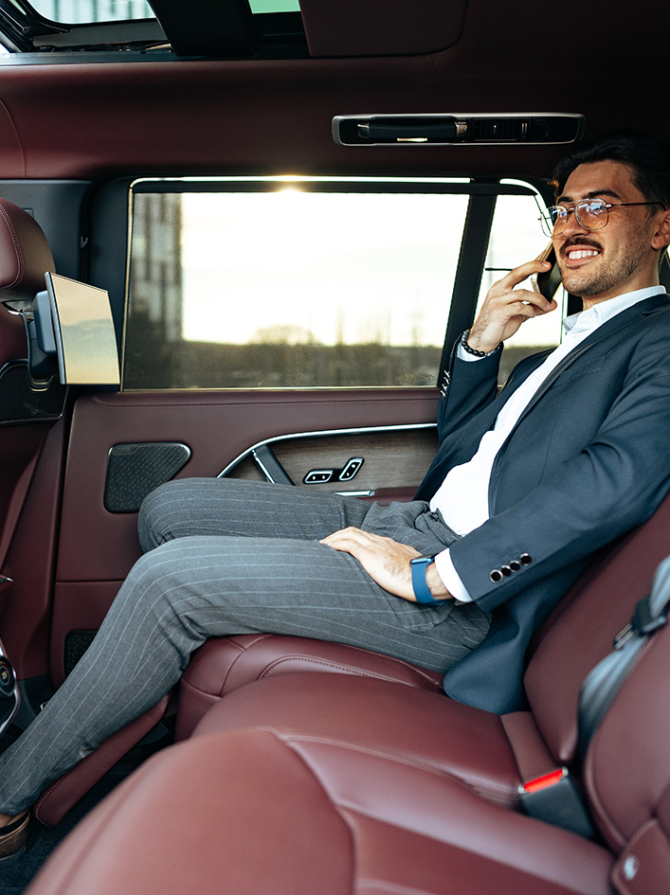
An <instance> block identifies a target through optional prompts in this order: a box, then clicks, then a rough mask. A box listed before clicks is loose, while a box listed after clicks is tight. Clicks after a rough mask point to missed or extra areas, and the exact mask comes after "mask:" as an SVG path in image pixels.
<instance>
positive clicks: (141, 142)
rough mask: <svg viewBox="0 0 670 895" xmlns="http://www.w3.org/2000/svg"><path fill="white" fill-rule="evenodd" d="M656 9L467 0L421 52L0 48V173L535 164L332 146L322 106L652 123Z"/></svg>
mask: <svg viewBox="0 0 670 895" xmlns="http://www.w3.org/2000/svg"><path fill="white" fill-rule="evenodd" d="M445 7H446V8H447V9H448V8H449V6H448V4H445ZM413 12H415V10H414V9H413ZM669 18H670V14H669V13H668V11H667V9H665V8H664V9H663V10H662V12H660V13H659V5H658V4H657V3H656V2H654V0H639V2H637V3H636V4H630V3H629V2H627V0H608V2H606V0H595V2H592V3H590V4H588V5H586V6H582V7H581V8H580V9H579V11H575V10H574V9H570V10H566V6H565V4H562V3H560V4H559V3H558V2H557V0H545V2H544V3H541V4H540V3H537V0H515V2H514V3H511V2H507V3H499V2H492V0H469V2H468V3H467V8H466V13H465V19H464V22H463V28H462V33H461V36H460V39H459V40H458V41H457V42H456V43H455V44H454V46H452V47H451V48H449V49H445V50H441V51H438V52H434V53H427V54H422V55H404V56H376V57H367V58H365V57H348V58H318V59H316V58H305V59H277V60H269V59H264V60H254V59H248V60H183V59H182V60H174V61H160V62H154V61H150V58H149V57H147V56H142V57H140V58H139V59H138V61H135V59H134V57H133V54H125V55H124V54H122V53H118V52H117V53H116V54H114V55H113V59H111V60H110V61H96V62H88V61H86V59H87V58H88V57H87V56H86V54H85V53H80V54H75V53H71V54H66V55H63V54H60V55H59V56H58V57H54V56H50V55H48V54H44V55H37V54H36V55H33V56H23V57H22V58H20V59H19V58H18V57H16V56H12V57H9V58H7V57H5V59H6V61H4V62H3V63H2V64H0V103H1V105H0V177H4V178H22V177H27V178H87V179H88V178H96V179H98V178H101V177H107V176H113V175H114V174H117V173H126V172H136V171H138V170H141V171H142V172H156V173H223V172H225V173H245V172H249V171H254V172H259V173H260V172H263V173H265V172H267V173H277V172H281V173H287V172H295V173H305V174H318V173H322V174H323V173H333V172H337V173H358V174H366V173H373V172H374V173H377V174H379V173H388V174H413V173H421V174H443V175H456V176H458V175H470V176H480V177H487V176H500V175H502V176H509V177H515V176H526V177H527V176H536V177H542V176H546V175H548V174H549V173H550V172H551V169H552V167H553V164H554V162H555V160H556V159H557V158H558V157H559V156H560V155H561V154H562V152H563V148H562V147H560V146H558V147H557V146H533V147H530V146H520V145H516V146H495V147H489V146H480V147H474V148H473V147H467V148H466V147H460V146H454V147H427V146H411V147H404V148H403V147H390V148H371V147H364V148H361V149H357V148H349V147H341V146H337V145H335V143H334V142H333V140H332V137H331V130H330V123H331V119H332V117H333V116H334V115H342V114H355V113H366V114H373V113H396V114H400V113H405V114H406V113H412V112H414V113H417V112H422V113H426V112H446V113H448V112H463V111H470V112H485V113H491V112H501V113H504V112H581V113H583V114H585V115H586V118H587V129H586V137H587V138H591V137H593V136H595V135H597V134H599V133H601V132H603V131H606V130H610V129H612V127H616V128H617V129H618V128H634V129H636V130H642V131H647V132H653V133H656V134H658V135H663V134H665V135H667V134H668V133H669V132H670V122H669V121H668V118H667V116H663V117H660V116H659V115H658V113H657V107H658V88H657V84H659V83H661V84H662V83H663V82H659V80H658V78H659V72H660V70H661V66H662V60H663V59H664V55H665V40H666V37H665V32H666V29H665V28H663V27H662V26H663V24H667V23H668V19H669ZM554 21H555V22H556V23H559V24H557V25H552V24H551V23H552V22H554ZM622 34H626V37H627V44H626V45H625V46H622V45H621V35H622ZM131 57H133V58H131ZM95 58H96V59H100V58H101V57H100V55H98V56H96V57H95ZM120 58H122V59H124V61H119V59H120ZM126 59H127V60H128V61H125V60H126Z"/></svg>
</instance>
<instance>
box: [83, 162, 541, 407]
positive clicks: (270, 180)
mask: <svg viewBox="0 0 670 895" xmlns="http://www.w3.org/2000/svg"><path fill="white" fill-rule="evenodd" d="M291 183H300V185H301V189H302V188H305V189H312V190H319V189H320V191H334V192H351V191H352V190H354V191H356V192H380V193H383V192H408V193H411V192H417V191H419V192H429V193H447V194H456V195H467V196H469V202H468V208H467V212H466V218H465V222H464V227H463V232H462V239H461V245H460V251H459V258H458V261H457V268H456V276H455V280H454V285H453V289H452V295H451V301H450V308H449V314H448V319H447V326H446V332H445V339H444V344H443V351H442V360H441V365H440V374H441V372H442V369H443V368H444V366H445V365H446V363H447V362H448V358H449V355H450V352H451V350H452V347H453V345H454V343H455V341H456V339H457V338H458V336H459V335H460V333H462V332H463V330H464V329H467V328H468V326H470V325H471V324H472V321H473V320H474V315H475V311H476V307H477V300H478V296H479V285H480V281H481V277H482V275H483V269H484V264H485V259H486V254H487V250H488V243H489V239H490V235H491V225H492V222H493V216H494V212H495V204H496V199H497V197H498V196H501V195H519V196H523V195H528V196H534V197H535V198H536V199H539V200H540V201H541V202H544V203H546V201H547V199H549V198H550V196H549V187H548V184H547V183H546V182H545V181H537V180H536V181H533V180H530V179H529V180H528V181H519V180H515V181H513V182H510V181H507V182H505V181H504V180H503V179H500V180H497V179H486V180H478V179H470V180H468V179H465V178H447V177H444V178H438V177H404V176H403V177H397V176H374V177H366V176H348V175H332V176H329V175H304V176H302V175H265V174H254V175H218V176H209V175H205V176H161V175H140V176H136V177H126V178H121V179H118V180H115V181H111V182H109V183H108V184H106V185H105V186H104V187H103V188H102V189H100V190H99V191H98V192H97V195H96V196H95V197H94V198H93V201H92V204H91V216H90V232H91V234H95V239H94V243H95V244H94V245H93V246H92V251H91V267H90V282H92V283H93V284H97V283H105V284H106V288H107V289H108V292H109V293H110V301H111V303H112V310H113V315H114V320H115V326H116V329H117V337H118V344H119V353H120V358H121V365H122V369H123V366H124V360H125V357H124V354H125V341H126V326H127V317H128V300H129V288H130V251H131V238H132V226H133V220H132V202H133V195H134V194H135V193H137V192H140V193H142V192H145V193H157V192H242V191H256V192H265V191H267V190H268V188H281V187H285V186H286V185H290V184H291ZM120 214H123V216H124V232H123V234H122V233H121V231H120V228H119V227H118V225H116V224H115V223H114V222H115V221H116V222H118V221H119V216H120ZM103 242H104V245H103ZM122 247H123V248H122ZM119 254H122V257H124V258H125V259H126V263H125V267H124V269H123V270H120V269H119V266H118V257H119ZM439 381H440V380H439V378H438V383H439ZM428 387H430V386H428ZM286 388H287V390H293V391H299V390H301V389H300V388H298V387H291V386H288V387H286ZM319 388H325V389H326V390H328V389H330V388H333V389H336V388H337V386H332V387H329V386H319ZM344 388H346V389H349V390H356V389H357V388H364V386H360V387H357V386H346V387H344ZM387 388H393V386H388V387H387ZM121 389H122V390H123V381H122V385H121ZM139 390H140V391H141V390H142V389H139ZM147 390H148V389H147ZM211 390H218V389H209V388H207V387H204V388H202V389H196V391H211ZM231 390H233V391H245V389H244V388H240V389H236V388H234V387H231ZM254 390H256V389H254ZM257 390H258V391H263V390H264V389H263V387H260V388H259V389H257ZM133 391H137V390H136V389H133ZM159 391H172V390H171V389H159Z"/></svg>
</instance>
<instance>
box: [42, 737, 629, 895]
mask: <svg viewBox="0 0 670 895" xmlns="http://www.w3.org/2000/svg"><path fill="white" fill-rule="evenodd" d="M612 863H613V862H612V857H611V856H610V854H609V853H608V852H607V851H606V850H605V849H602V848H601V847H599V846H598V845H595V844H594V843H591V842H587V841H585V840H583V839H581V838H579V837H577V836H575V835H573V834H571V833H567V832H565V831H563V830H560V829H558V828H556V827H550V826H548V825H546V824H544V823H541V822H539V821H535V820H533V819H531V818H528V817H525V816H523V815H518V814H514V813H512V812H510V811H508V810H506V809H504V808H501V807H499V806H496V805H492V804H490V803H488V802H485V801H483V800H482V799H480V798H479V797H478V796H476V795H474V794H473V793H471V792H470V791H469V790H468V789H466V788H465V787H463V786H462V785H460V784H458V783H457V782H455V781H454V780H452V779H449V778H442V777H440V776H439V775H436V774H434V773H433V772H431V771H428V770H426V769H425V768H418V767H416V766H414V765H413V764H411V763H408V762H405V761H403V760H400V759H397V758H391V757H389V756H386V755H384V756H379V755H376V754H374V753H369V752H365V751H364V750H359V749H353V748H350V747H344V746H342V745H339V744H334V743H328V742H327V741H325V740H323V739H314V738H296V737H283V736H280V735H279V734H276V733H272V732H270V731H261V730H247V731H236V732H233V733H215V734H212V735H210V736H199V737H197V738H195V739H192V740H189V741H187V742H185V743H181V744H179V745H177V746H175V747H173V748H171V749H168V750H166V751H165V752H163V753H161V754H159V755H157V756H155V757H154V758H153V759H152V760H150V761H149V762H147V763H146V764H145V765H144V766H143V767H142V768H140V770H139V771H138V772H137V773H136V774H134V775H133V776H132V777H130V778H129V779H128V780H126V781H125V783H124V784H122V785H121V786H120V787H119V788H118V789H117V790H116V791H115V792H114V793H113V794H112V795H111V796H110V797H109V798H108V799H106V800H105V802H103V803H102V804H101V805H100V806H99V807H98V808H97V809H96V810H95V811H94V812H93V813H92V814H91V815H89V816H88V817H87V818H86V819H85V820H84V821H83V822H82V823H81V824H80V825H79V826H78V827H77V829H75V831H74V832H73V834H72V835H71V836H70V837H69V838H68V839H67V840H66V842H65V843H64V844H63V845H62V846H61V848H60V849H59V850H58V851H57V852H56V853H55V855H54V856H53V857H52V858H51V859H50V861H49V862H48V863H47V864H46V866H45V867H44V868H43V870H42V871H41V873H40V875H39V877H38V878H37V880H36V882H35V883H34V884H33V886H32V887H31V888H30V890H29V895H56V893H61V892H67V893H68V895H90V893H91V891H95V893H96V895H118V893H119V892H139V891H141V892H142V893H143V895H154V893H155V895H177V893H182V892H184V891H193V892H198V893H199V895H215V893H216V895H219V893H221V892H235V893H236V895H303V893H304V895H313V893H314V892H319V893H320V895H353V893H356V895H382V893H384V895H388V893H390V892H394V893H409V892H411V893H413V895H420V893H432V895H489V893H490V892H492V891H496V892H510V893H511V892H515V893H516V892H523V893H524V895H567V893H573V895H574V893H584V895H610V893H611V889H610V887H609V883H608V878H609V874H610V871H611V867H612Z"/></svg>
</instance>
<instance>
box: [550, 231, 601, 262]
mask: <svg viewBox="0 0 670 895" xmlns="http://www.w3.org/2000/svg"><path fill="white" fill-rule="evenodd" d="M574 248H580V249H596V250H597V251H599V252H602V246H601V245H600V243H599V242H598V241H597V240H595V239H592V238H591V237H590V236H571V237H570V238H569V239H566V241H565V242H564V243H563V245H562V246H561V249H560V254H561V255H562V256H563V257H565V256H566V254H567V253H568V251H569V250H570V249H574Z"/></svg>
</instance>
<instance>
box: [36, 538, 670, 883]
mask: <svg viewBox="0 0 670 895" xmlns="http://www.w3.org/2000/svg"><path fill="white" fill-rule="evenodd" d="M629 544H630V542H629ZM620 593H621V588H617V589H616V590H614V591H613V596H617V595H619V594H620ZM577 602H578V601H575V602H574V603H573V604H572V605H571V606H570V607H569V608H568V610H566V612H565V613H563V614H562V616H561V620H560V621H564V620H565V619H566V617H567V615H568V613H569V612H570V611H571V612H573V613H574V612H575V611H576V606H577ZM579 602H581V600H580V601H579ZM616 602H617V603H618V602H619V601H618V600H617V601H616ZM572 618H573V623H574V620H575V618H578V616H575V615H573V616H572ZM554 628H555V626H553V627H552V631H553V630H554ZM574 633H575V635H576V636H577V638H578V639H579V638H580V637H581V636H583V635H584V634H585V633H586V632H582V631H574ZM593 633H594V631H593V628H592V629H591V634H592V635H593ZM546 636H550V635H549V634H548V635H546ZM544 642H546V637H545V641H543V643H544ZM539 652H540V650H538V653H539ZM576 656H577V654H576V653H575V652H573V651H572V650H571V651H570V653H569V655H568V657H567V659H568V665H570V664H572V663H573V662H574V661H575V659H576ZM535 659H536V660H537V655H536V657H535ZM541 662H542V663H544V662H545V659H541ZM552 667H553V665H552V662H551V661H548V662H547V664H546V665H545V666H544V668H543V673H544V674H546V673H548V672H549V671H550V669H551V668H552ZM565 670H566V671H569V672H570V674H568V676H569V677H572V676H573V674H572V670H571V669H570V668H569V667H568V668H565ZM529 673H530V671H529ZM538 673H539V672H537V671H535V672H533V674H538ZM531 676H532V675H531ZM669 679H670V625H666V627H665V628H663V629H661V630H660V631H658V632H657V633H656V634H655V636H653V637H652V638H650V639H649V640H648V641H647V643H646V645H645V646H644V648H643V650H642V652H641V653H640V654H639V656H638V659H637V661H636V664H635V666H634V667H633V669H632V672H631V673H630V674H629V676H628V678H627V680H626V681H625V682H624V684H623V686H622V687H621V689H620V690H619V692H618V694H617V696H616V698H615V699H614V702H613V703H612V705H611V707H610V709H609V711H608V713H607V715H606V716H605V718H604V720H603V722H602V724H601V725H600V727H599V728H598V730H597V732H596V734H595V736H594V737H593V739H592V740H591V743H590V745H589V749H588V751H587V754H586V759H585V763H584V784H585V791H586V798H587V802H588V804H589V806H590V809H591V812H592V815H593V818H594V821H595V823H596V825H597V829H598V834H599V841H589V840H586V839H584V838H582V837H580V836H577V835H576V834H574V833H570V832H567V831H566V830H562V829H560V828H558V827H555V826H552V825H549V824H546V823H543V822H542V821H539V820H535V819H533V818H530V817H527V816H525V815H523V814H521V813H518V812H515V811H513V810H510V808H508V807H503V806H501V805H499V804H493V803H491V802H490V801H488V800H487V799H483V798H481V796H480V795H479V794H477V793H475V792H473V791H472V789H471V788H470V787H469V786H467V785H464V783H463V781H462V780H459V779H457V778H456V777H455V776H453V775H451V774H443V773H440V772H439V770H438V769H436V768H435V767H432V766H431V765H430V763H429V762H428V761H425V760H424V761H415V760H413V759H412V758H411V757H410V756H409V755H408V754H407V753H406V752H402V751H399V752H398V751H396V750H395V749H393V748H384V746H383V741H382V740H381V739H380V741H379V744H378V745H379V747H378V748H372V747H371V744H370V743H366V742H360V743H354V742H353V741H352V738H351V736H350V735H349V732H346V733H345V735H344V736H339V735H338V734H337V732H333V731H326V732H323V733H319V732H318V730H317V732H314V729H313V730H312V731H311V732H310V731H308V730H307V727H306V726H305V728H304V729H302V730H299V729H297V728H296V727H295V726H292V725H291V724H290V723H288V724H285V725H283V726H279V725H277V724H275V723H274V722H273V721H272V720H270V721H268V720H267V717H268V716H267V712H268V709H269V707H270V704H271V703H272V702H274V704H275V705H276V708H277V709H278V716H279V717H280V716H281V715H282V714H286V715H288V716H289V717H290V716H291V714H292V713H293V711H294V699H295V693H296V690H295V687H294V686H293V685H294V684H296V683H297V682H299V681H301V680H302V683H303V684H305V683H308V682H312V683H315V684H318V685H320V686H321V687H322V688H324V689H323V690H322V699H321V704H320V707H319V719H317V718H315V721H317V720H318V721H319V723H321V722H320V719H321V717H322V716H327V715H328V714H329V713H330V708H331V690H330V685H333V684H336V685H341V684H346V683H349V684H350V685H351V687H352V692H353V693H354V694H356V693H357V691H358V689H359V688H360V687H364V688H365V687H370V688H372V689H371V690H370V691H369V693H368V695H369V696H372V697H375V698H377V699H387V700H388V702H389V705H390V706H393V705H396V701H395V700H396V696H397V695H398V693H404V694H412V692H413V691H412V690H411V689H410V688H407V687H406V686H404V685H401V684H398V683H395V682H394V683H388V682H383V681H379V680H373V679H362V678H357V679H354V678H349V679H347V678H345V677H343V676H337V675H325V676H324V675H322V674H309V673H305V674H292V675H286V676H284V677H277V678H275V679H272V680H266V681H258V682H255V683H251V684H249V686H247V687H245V688H243V689H240V690H238V691H236V692H235V693H234V694H231V695H230V696H229V697H228V698H227V699H226V700H223V701H222V702H221V703H220V704H219V705H217V706H215V707H214V708H213V709H212V710H211V711H210V712H208V713H207V715H206V717H205V718H203V720H202V722H201V723H200V725H199V726H198V729H197V730H196V731H195V733H194V735H193V736H192V737H191V738H190V739H188V740H186V741H185V742H183V743H181V744H178V745H177V746H175V747H173V748H171V749H168V750H166V751H165V752H163V753H161V754H159V755H158V756H156V757H155V758H154V759H152V760H151V761H150V762H148V763H147V764H146V765H144V766H143V767H142V768H141V769H140V770H139V772H137V773H136V774H135V775H133V776H132V777H131V778H129V779H128V780H127V781H126V782H125V783H124V784H123V785H122V786H121V787H119V789H118V790H117V791H116V792H115V793H113V794H112V796H111V797H110V798H108V799H107V800H106V801H105V802H104V803H103V804H102V805H101V806H99V807H98V809H96V811H95V812H94V813H93V814H92V815H91V816H89V818H87V819H86V820H85V821H84V822H83V823H82V824H81V825H80V826H79V828H78V829H76V830H75V832H74V834H73V835H72V836H71V837H70V838H69V839H68V841H67V842H66V843H65V844H64V846H63V847H61V848H60V849H59V851H58V852H57V853H56V855H55V856H54V858H53V859H52V860H51V861H50V862H49V863H48V864H47V865H46V867H45V868H44V869H43V871H42V872H41V874H40V876H39V877H38V879H37V880H36V882H35V884H34V885H33V886H32V887H31V888H30V889H29V892H28V895H56V893H62V895H65V893H67V895H84V893H86V895H89V893H91V892H95V893H96V895H107V893H109V895H112V893H114V895H116V893H117V892H119V891H131V892H140V891H141V892H147V893H148V892H161V895H173V893H174V895H176V893H178V892H179V893H180V892H183V891H185V890H186V889H188V891H193V892H198V893H200V895H210V893H211V895H213V893H215V892H216V893H221V892H235V893H236V895H265V893H267V895H289V893H290V895H302V893H305V895H307V893H309V895H313V893H314V892H318V893H319V895H354V893H356V895H421V893H426V895H428V893H430V895H489V893H491V892H496V893H510V895H511V893H514V895H517V893H523V895H567V893H584V895H612V892H618V893H620V895H661V893H667V892H668V891H669V887H670V884H669V881H670V750H669V749H668V743H669V742H670V688H669V687H668V686H667V683H668V680H669ZM385 690H387V691H388V692H387V693H386V695H384V693H383V691H385ZM270 691H271V699H268V693H269V692H270ZM414 696H415V697H417V698H419V700H421V699H423V698H426V699H428V700H429V701H430V702H431V703H432V704H433V706H432V707H433V710H434V712H435V713H436V714H440V713H442V714H443V715H445V716H449V715H450V714H451V711H452V706H453V705H454V704H453V703H451V702H450V701H449V700H447V699H444V698H440V697H436V696H434V695H433V694H430V693H422V692H414ZM259 700H260V701H259ZM243 703H246V706H247V709H248V711H249V712H250V713H252V714H253V713H254V712H256V714H257V716H258V717H257V721H256V723H255V725H254V726H253V727H247V728H246V729H228V730H226V729H223V728H226V727H231V726H234V725H232V724H231V720H230V718H226V711H225V708H226V706H227V705H230V704H234V705H235V706H236V708H235V710H234V711H237V712H238V713H239V711H240V708H241V705H242V704H243ZM369 705H370V707H371V708H372V707H373V706H374V703H373V702H369ZM405 705H406V704H405ZM397 707H398V708H399V711H398V713H397V714H396V725H397V726H398V727H403V726H406V724H407V719H406V718H405V716H404V714H403V708H404V705H403V706H397ZM560 709H561V706H560V705H559V714H560ZM549 714H550V712H549ZM238 717H239V714H238ZM263 718H265V719H266V720H265V721H263ZM338 721H339V717H338ZM410 723H411V721H410ZM541 723H542V722H541V721H540V720H538V726H539V725H540V724H541ZM559 726H560V725H559ZM378 733H379V734H380V736H381V733H382V731H381V730H380V731H379V732H378ZM423 733H424V732H423V731H416V734H417V738H418V737H419V736H420V735H422V734H423ZM425 733H426V734H427V736H426V739H429V738H430V736H431V734H432V731H427V732H425ZM566 742H567V741H566ZM470 746H471V748H476V747H477V740H476V739H473V740H472V741H471V743H470ZM186 883H187V885H186Z"/></svg>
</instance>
